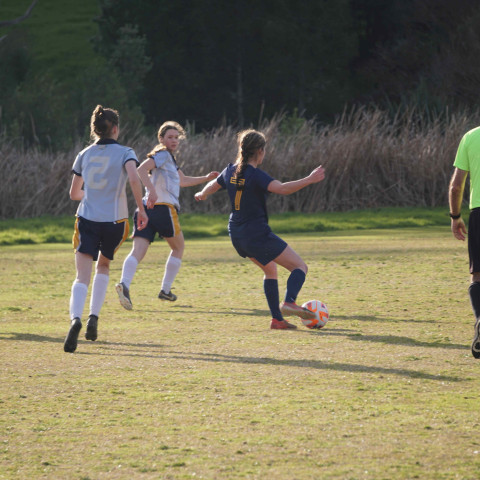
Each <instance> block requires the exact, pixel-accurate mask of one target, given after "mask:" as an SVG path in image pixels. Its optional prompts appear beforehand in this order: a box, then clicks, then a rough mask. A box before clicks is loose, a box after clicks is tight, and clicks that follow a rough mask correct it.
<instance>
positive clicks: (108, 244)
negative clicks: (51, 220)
mask: <svg viewBox="0 0 480 480" xmlns="http://www.w3.org/2000/svg"><path fill="white" fill-rule="evenodd" d="M129 229H130V226H129V223H128V219H125V220H120V221H118V222H93V221H91V220H87V219H86V218H83V217H77V219H76V221H75V231H74V233H73V239H72V243H73V248H74V249H75V251H76V252H80V253H86V254H87V255H91V256H92V257H93V260H95V261H96V260H98V252H101V253H102V255H103V256H104V257H106V258H108V259H109V260H113V256H114V254H115V252H116V251H117V250H118V249H119V248H120V245H121V244H122V243H123V242H124V241H125V239H126V238H127V236H128V231H129Z"/></svg>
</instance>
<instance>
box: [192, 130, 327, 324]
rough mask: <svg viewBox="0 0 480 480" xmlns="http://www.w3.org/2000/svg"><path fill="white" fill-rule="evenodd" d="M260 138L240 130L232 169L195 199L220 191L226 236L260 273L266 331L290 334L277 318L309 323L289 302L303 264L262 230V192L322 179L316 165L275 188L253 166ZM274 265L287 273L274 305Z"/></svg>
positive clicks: (258, 159)
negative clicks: (226, 204)
mask: <svg viewBox="0 0 480 480" xmlns="http://www.w3.org/2000/svg"><path fill="white" fill-rule="evenodd" d="M265 145H266V141H265V136H264V135H263V134H262V133H260V132H257V131H255V130H245V131H243V132H241V133H240V134H239V135H238V155H237V160H236V162H235V164H231V163H230V164H229V165H228V166H227V167H226V168H225V170H223V172H222V173H221V174H220V175H219V176H218V178H217V179H216V180H212V181H211V182H210V183H208V184H207V185H206V186H205V188H204V189H203V190H202V191H201V192H198V193H196V194H195V199H196V200H206V199H207V197H208V196H209V195H211V194H212V193H215V192H216V191H218V190H220V189H221V188H223V189H226V190H227V192H228V196H229V198H230V203H231V207H232V213H231V215H230V220H229V223H228V231H229V234H230V238H231V240H232V244H233V246H234V247H235V249H236V250H237V252H238V254H239V255H240V256H241V257H244V258H245V257H248V258H250V260H251V261H252V262H253V263H255V264H256V265H258V266H259V267H260V268H261V269H262V270H263V273H264V280H263V286H264V291H265V296H266V297H267V303H268V306H269V308H270V311H271V314H272V320H271V323H270V328H273V329H282V330H283V329H294V328H297V327H296V326H295V325H293V324H291V323H289V322H287V321H286V320H285V319H284V318H283V316H284V315H285V316H287V315H297V316H299V317H301V318H313V317H314V316H315V314H314V313H312V312H310V311H309V310H307V309H306V308H302V307H300V306H298V305H297V304H296V303H295V302H296V299H297V295H298V293H299V292H300V289H301V288H302V286H303V283H304V282H305V276H306V274H307V270H308V268H307V265H306V264H305V262H304V261H303V260H302V259H301V258H300V256H299V255H298V254H297V253H296V252H295V251H294V250H293V249H292V248H291V247H289V246H288V245H287V243H286V242H284V241H283V240H282V239H281V238H280V237H278V236H277V235H275V234H274V233H273V232H272V230H271V229H270V227H269V225H268V215H267V207H266V199H267V195H268V193H270V192H271V193H278V194H280V195H289V194H291V193H294V192H297V191H298V190H301V189H302V188H304V187H306V186H307V185H310V184H312V183H317V182H320V181H322V180H323V179H324V178H325V171H324V169H323V167H322V166H319V167H317V168H316V169H315V170H313V171H312V173H310V175H308V176H307V177H305V178H302V179H299V180H294V181H292V182H286V183H281V182H279V181H278V180H274V179H273V178H272V177H270V175H268V174H266V173H265V172H263V171H262V170H260V169H259V168H258V167H259V166H260V165H261V164H262V162H263V159H264V157H265ZM277 264H278V265H280V266H282V267H284V268H286V269H287V270H289V271H290V272H291V273H290V276H289V277H288V280H287V291H286V294H285V299H284V301H283V302H282V303H281V304H280V305H279V293H278V281H277Z"/></svg>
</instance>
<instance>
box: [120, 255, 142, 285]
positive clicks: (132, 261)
mask: <svg viewBox="0 0 480 480" xmlns="http://www.w3.org/2000/svg"><path fill="white" fill-rule="evenodd" d="M137 265H138V260H137V259H136V258H135V257H134V256H133V255H129V256H128V257H127V258H126V259H125V261H124V262H123V268H122V278H121V280H120V282H121V283H123V284H124V285H125V286H126V287H127V288H130V284H131V283H132V280H133V276H134V275H135V272H136V271H137Z"/></svg>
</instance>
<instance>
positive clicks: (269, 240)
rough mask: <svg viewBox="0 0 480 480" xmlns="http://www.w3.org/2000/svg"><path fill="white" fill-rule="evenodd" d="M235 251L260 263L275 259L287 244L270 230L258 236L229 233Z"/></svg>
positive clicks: (263, 263) (264, 263)
mask: <svg viewBox="0 0 480 480" xmlns="http://www.w3.org/2000/svg"><path fill="white" fill-rule="evenodd" d="M230 239H231V240H232V244H233V246H234V247H235V250H236V251H237V253H238V254H239V255H240V256H241V257H243V258H245V257H248V258H254V259H255V260H258V261H259V262H260V263H261V264H262V265H267V263H270V262H271V261H272V260H275V259H276V258H277V257H278V256H279V255H280V254H281V253H282V252H283V251H284V250H285V249H286V248H287V246H288V244H287V242H285V241H284V240H282V239H281V238H280V237H278V236H277V235H275V234H274V233H273V232H272V231H269V232H265V233H263V234H262V235H258V236H245V237H241V236H240V237H237V236H232V235H230Z"/></svg>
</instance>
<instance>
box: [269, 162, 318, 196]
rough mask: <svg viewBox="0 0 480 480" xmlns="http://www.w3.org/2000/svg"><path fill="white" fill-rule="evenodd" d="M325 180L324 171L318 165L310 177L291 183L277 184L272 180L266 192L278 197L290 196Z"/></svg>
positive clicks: (276, 181)
mask: <svg viewBox="0 0 480 480" xmlns="http://www.w3.org/2000/svg"><path fill="white" fill-rule="evenodd" d="M324 178H325V169H324V168H323V167H322V166H321V165H320V166H319V167H317V168H315V169H314V170H313V171H312V173H310V175H308V176H307V177H304V178H300V179H299V180H293V181H292V182H285V183H282V182H279V181H278V180H273V181H272V182H270V184H269V185H268V191H269V192H272V193H278V194H279V195H290V194H291V193H295V192H298V191H299V190H301V189H302V188H305V187H306V186H308V185H311V184H312V183H318V182H321V181H322V180H323V179H324Z"/></svg>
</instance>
